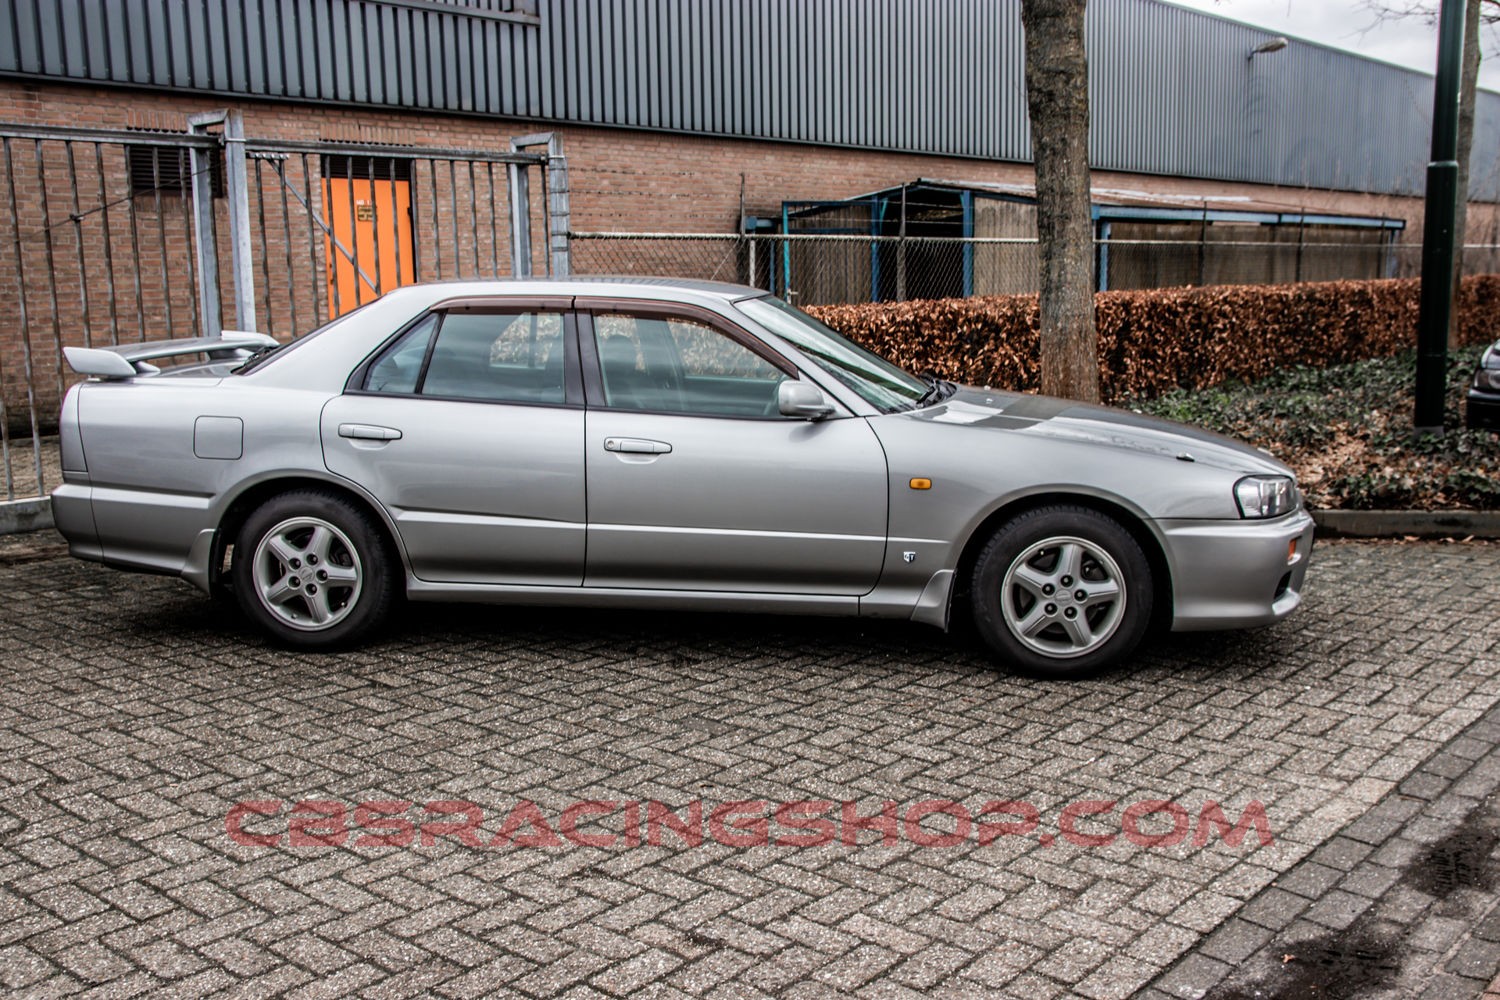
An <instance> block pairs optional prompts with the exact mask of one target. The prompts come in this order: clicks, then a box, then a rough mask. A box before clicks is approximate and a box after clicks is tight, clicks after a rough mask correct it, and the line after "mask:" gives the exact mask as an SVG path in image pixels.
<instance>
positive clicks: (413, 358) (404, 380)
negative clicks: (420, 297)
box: [365, 316, 437, 393]
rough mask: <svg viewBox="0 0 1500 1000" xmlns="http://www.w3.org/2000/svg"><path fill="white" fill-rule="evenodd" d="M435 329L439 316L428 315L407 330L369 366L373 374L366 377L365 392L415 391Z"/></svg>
mask: <svg viewBox="0 0 1500 1000" xmlns="http://www.w3.org/2000/svg"><path fill="white" fill-rule="evenodd" d="M436 329H437V317H436V316H427V317H425V318H424V319H423V320H422V322H420V323H418V324H417V325H416V326H414V327H412V328H411V330H409V331H407V333H406V336H404V337H402V338H401V339H400V340H398V341H396V343H395V345H394V346H392V347H390V348H388V349H387V350H386V352H385V353H384V354H382V355H381V356H380V359H379V360H378V361H376V362H375V363H374V364H373V365H371V366H370V374H369V375H367V376H366V377H365V390H366V391H367V392H392V393H413V392H416V391H417V380H418V379H420V378H421V377H422V362H423V361H425V360H427V346H428V345H429V344H431V343H432V331H434V330H436Z"/></svg>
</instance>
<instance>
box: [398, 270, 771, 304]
mask: <svg viewBox="0 0 1500 1000" xmlns="http://www.w3.org/2000/svg"><path fill="white" fill-rule="evenodd" d="M664 292H665V293H671V292H678V293H682V294H683V295H686V296H696V297H707V298H716V299H721V300H723V301H726V302H734V301H738V300H740V299H746V298H753V297H756V296H761V295H766V294H768V293H767V292H766V291H765V289H762V288H751V287H750V286H748V285H736V284H733V283H731V282H727V281H703V280H699V279H696V278H665V277H640V276H637V275H609V274H591V275H581V276H574V275H569V276H566V277H556V276H545V277H535V278H483V279H457V280H452V281H429V282H423V283H421V284H415V285H407V286H405V287H403V288H399V289H396V290H395V291H393V292H391V293H390V294H391V295H393V296H395V295H402V294H406V295H421V296H423V297H425V298H429V299H431V300H432V301H434V302H436V301H439V300H440V299H446V298H454V297H458V296H468V295H515V296H526V295H597V296H609V297H611V298H641V299H657V298H661V297H662V294H663V293H664Z"/></svg>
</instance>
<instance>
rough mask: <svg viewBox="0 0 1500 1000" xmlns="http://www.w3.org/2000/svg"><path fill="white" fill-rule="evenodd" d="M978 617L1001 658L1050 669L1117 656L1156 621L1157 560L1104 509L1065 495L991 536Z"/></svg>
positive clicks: (978, 570) (976, 586) (1102, 663)
mask: <svg viewBox="0 0 1500 1000" xmlns="http://www.w3.org/2000/svg"><path fill="white" fill-rule="evenodd" d="M970 595H971V600H972V602H973V610H974V624H975V627H976V628H977V629H978V630H979V633H980V635H981V636H982V637H983V638H984V640H985V642H986V644H988V645H989V647H990V648H991V649H992V650H994V652H995V653H997V654H998V655H999V656H1000V657H1001V658H1002V659H1004V660H1005V661H1007V662H1008V663H1011V664H1013V665H1015V666H1016V667H1018V668H1019V669H1021V670H1023V671H1025V672H1026V673H1030V674H1034V675H1036V676H1043V677H1059V678H1061V677H1082V676H1087V675H1089V674H1092V673H1096V672H1098V671H1100V670H1103V669H1105V668H1107V667H1110V666H1112V665H1114V664H1115V663H1117V662H1119V660H1120V659H1121V658H1123V657H1124V656H1126V655H1128V654H1129V653H1130V652H1131V651H1132V650H1134V649H1135V647H1136V646H1137V645H1138V644H1139V643H1140V641H1141V638H1142V637H1143V636H1144V635H1145V634H1146V629H1147V626H1148V625H1149V624H1150V622H1151V605H1152V596H1153V593H1152V582H1151V565H1150V563H1149V562H1148V561H1147V559H1146V554H1145V553H1144V552H1142V551H1141V547H1140V544H1139V543H1137V542H1136V540H1135V538H1133V537H1132V536H1131V534H1130V532H1129V531H1127V530H1126V529H1125V528H1124V527H1123V526H1122V525H1121V524H1120V523H1119V522H1118V521H1116V520H1114V519H1113V518H1111V517H1108V516H1107V515H1105V514H1102V513H1100V512H1099V511H1096V510H1092V509H1090V508H1087V507H1078V506H1073V505H1057V506H1051V507H1043V508H1039V509H1037V510H1032V511H1027V512H1026V513H1023V514H1020V515H1018V516H1017V517H1015V518H1013V519H1011V520H1010V521H1009V522H1007V523H1006V524H1005V525H1004V526H1002V527H1001V528H1000V529H999V530H998V531H996V532H995V534H994V536H993V537H992V538H991V539H990V541H989V542H988V543H987V544H986V545H985V547H984V550H983V551H982V552H981V553H980V555H979V559H978V561H977V562H976V564H975V567H974V578H973V583H972V587H971V590H970Z"/></svg>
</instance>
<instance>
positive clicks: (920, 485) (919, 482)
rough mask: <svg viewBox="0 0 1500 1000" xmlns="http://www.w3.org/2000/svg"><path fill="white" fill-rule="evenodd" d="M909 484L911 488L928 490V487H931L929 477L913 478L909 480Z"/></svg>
mask: <svg viewBox="0 0 1500 1000" xmlns="http://www.w3.org/2000/svg"><path fill="white" fill-rule="evenodd" d="M910 485H911V488H912V489H914V490H930V489H932V480H931V479H913V480H912V481H911V483H910Z"/></svg>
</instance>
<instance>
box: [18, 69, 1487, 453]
mask: <svg viewBox="0 0 1500 1000" xmlns="http://www.w3.org/2000/svg"><path fill="white" fill-rule="evenodd" d="M223 105H224V102H222V101H220V100H217V99H215V98H211V97H206V96H197V95H178V94H168V93H156V92H144V91H141V92H131V91H123V90H116V89H103V88H91V87H81V86H65V85H51V84H48V85H33V84H24V83H18V82H12V81H0V122H8V123H26V124H37V125H74V126H96V127H105V128H122V127H134V128H149V129H171V130H181V129H183V128H184V127H185V116H186V115H188V114H190V113H193V112H198V111H204V110H210V109H214V108H216V107H222V106H223ZM237 106H238V107H239V108H240V110H241V111H242V112H243V113H244V117H245V129H246V133H247V135H249V136H251V137H253V138H261V139H285V140H331V141H340V140H342V141H363V142H375V143H405V144H420V145H430V146H444V147H456V148H480V149H488V150H494V151H497V152H499V151H505V150H507V149H508V148H509V145H508V144H509V140H510V138H511V137H512V136H515V135H519V134H523V133H527V132H532V131H536V130H538V129H547V128H551V126H548V125H538V124H537V123H526V122H518V121H517V122H512V121H497V120H493V119H477V118H463V117H457V116H449V117H437V116H432V115H428V114H423V113H403V112H396V111H382V110H378V109H369V108H354V107H347V108H345V107H334V106H322V105H290V104H274V103H268V102H244V103H241V104H238V105H237ZM558 131H559V132H560V133H561V134H562V136H563V141H564V148H565V151H566V153H567V156H568V166H569V172H570V176H571V186H572V225H573V228H574V229H575V230H579V231H591V230H619V231H675V232H719V233H729V232H732V231H733V230H734V227H735V224H736V221H737V219H738V216H739V214H740V211H741V190H742V185H743V197H744V205H743V207H744V210H745V212H747V213H748V214H751V215H762V216H776V215H779V214H780V209H781V203H782V201H784V200H827V199H839V198H845V197H849V196H852V195H856V194H861V193H865V192H869V191H874V190H879V189H881V188H886V187H890V186H894V185H896V184H900V183H903V182H909V181H912V180H914V179H916V178H918V177H928V178H939V179H947V180H963V181H980V182H1010V183H1017V182H1019V183H1025V182H1027V181H1029V180H1030V175H1031V168H1030V167H1029V165H1026V164H1014V163H998V162H989V161H980V160H965V159H957V158H950V157H938V156H922V155H916V154H909V153H885V152H871V151H863V150H850V149H833V148H824V147H813V146H803V145H795V144H788V143H777V142H761V141H753V140H739V139H724V138H713V137H701V136H688V135H672V134H665V133H652V132H637V131H626V130H617V129H603V128H592V127H581V126H580V127H575V126H565V127H562V128H560V129H558ZM86 148H87V149H88V156H87V160H88V162H83V161H79V162H77V163H75V170H76V172H77V174H78V177H79V181H78V190H79V201H80V208H81V209H82V210H83V211H85V212H87V211H88V210H89V209H90V208H93V207H97V206H98V205H99V204H101V203H103V202H106V201H108V202H111V203H112V207H111V211H110V220H109V229H108V237H109V244H110V247H111V249H112V252H113V256H114V261H113V270H112V274H113V277H114V281H115V296H114V301H115V303H116V306H115V310H114V313H113V314H111V313H110V311H109V308H108V305H107V303H108V298H109V297H108V295H107V289H106V287H105V284H106V280H107V279H106V277H105V269H104V266H103V255H104V245H105V239H106V229H105V225H104V220H103V216H102V213H97V212H96V213H92V214H88V215H85V216H84V218H83V219H82V221H81V222H80V223H79V224H78V225H76V226H75V225H74V224H73V223H71V222H70V221H69V213H70V212H72V211H73V208H72V194H71V192H72V185H71V184H70V179H69V173H68V166H67V163H66V154H65V151H64V148H63V147H62V146H61V145H60V144H48V145H47V146H45V147H44V158H45V163H46V177H47V198H48V208H49V209H50V214H51V222H52V229H51V233H52V242H53V247H52V257H53V261H52V263H53V267H52V274H53V275H54V276H55V281H54V280H51V279H49V273H48V270H47V264H46V253H45V239H44V238H43V237H42V236H41V235H40V234H41V231H42V229H43V226H42V224H41V198H40V194H41V191H40V185H39V183H38V181H37V171H36V164H35V148H34V146H33V144H31V143H30V142H20V141H16V142H13V143H12V154H13V160H14V163H13V167H14V169H13V177H14V180H15V182H16V185H17V199H16V202H17V205H16V213H17V220H18V222H19V224H20V229H21V235H22V240H21V243H20V244H19V246H20V249H21V254H22V257H23V260H22V263H23V264H24V266H25V268H26V296H25V304H26V307H27V316H26V319H27V324H26V327H27V329H28V330H29V335H30V340H31V350H30V355H29V358H28V356H27V354H26V352H25V350H24V348H23V345H22V343H21V328H22V324H21V322H20V303H21V296H20V294H19V279H18V276H17V266H16V265H17V254H16V247H15V245H14V242H13V235H12V234H11V233H10V232H9V231H8V229H9V227H8V223H9V213H0V245H3V246H4V247H5V249H3V250H0V393H3V398H4V402H5V405H6V412H7V417H8V421H9V423H11V424H12V425H22V424H25V423H27V422H28V421H27V407H28V401H27V392H26V378H25V368H26V366H27V364H28V363H29V365H30V367H31V369H32V373H33V378H32V382H33V385H34V389H35V392H34V396H35V404H36V405H37V407H38V408H39V412H40V413H41V414H42V415H43V417H44V419H50V418H51V417H52V414H53V413H54V411H55V407H56V403H57V397H58V392H59V389H60V387H61V386H62V385H63V384H64V383H65V382H66V381H67V379H68V377H69V376H68V375H67V373H66V372H64V371H62V370H61V369H60V366H59V364H58V356H59V351H58V339H59V338H60V340H61V342H62V343H65V344H81V343H83V342H84V340H85V337H86V336H88V337H91V338H92V339H93V340H95V341H102V342H107V341H108V340H109V339H110V338H111V337H112V336H114V334H115V331H116V330H118V335H119V337H120V339H122V340H134V339H139V338H140V337H141V336H142V335H143V334H144V335H145V336H146V337H148V338H156V337H162V336H167V335H169V334H176V335H179V336H180V335H185V334H187V333H188V332H189V331H190V329H191V318H192V315H193V312H192V310H193V307H194V305H193V285H192V281H191V272H190V267H191V263H190V260H189V247H190V243H189V241H188V235H187V229H186V227H185V224H184V223H185V216H184V213H183V206H182V205H181V204H180V202H179V201H178V200H177V199H176V196H175V195H173V196H172V197H170V198H169V199H168V204H166V205H165V206H163V209H162V210H161V211H160V212H159V213H158V212H157V211H156V210H155V205H154V203H153V202H152V199H150V198H149V197H138V198H136V199H135V200H134V202H133V208H134V213H135V222H136V226H135V230H136V231H135V234H134V240H135V243H136V245H137V246H138V248H139V254H140V259H141V261H142V267H141V268H140V271H139V278H140V290H141V295H140V308H139V309H137V308H136V292H135V281H136V277H137V274H136V273H135V271H134V269H133V268H132V266H131V263H132V257H131V255H130V247H131V240H132V235H131V232H130V229H131V227H130V213H129V209H128V208H127V206H126V205H125V201H126V200H127V196H126V193H125V192H126V189H125V178H124V175H123V156H122V154H121V153H120V151H119V147H109V148H108V149H107V150H106V157H110V158H112V160H111V162H107V163H106V170H105V182H104V185H103V186H102V187H101V185H100V183H99V179H98V172H97V168H96V165H95V164H94V163H93V162H92V155H93V154H92V147H86ZM309 167H310V171H311V177H310V178H309V179H310V182H311V188H312V197H313V199H314V201H315V203H318V202H321V178H320V177H319V176H318V175H317V170H318V160H317V157H309ZM288 169H289V171H290V172H289V176H291V177H292V179H293V180H294V183H295V184H296V186H297V187H298V189H299V190H302V189H303V175H302V173H301V163H300V159H299V158H297V157H293V159H292V161H289V165H288ZM254 170H255V168H254V164H253V163H252V164H251V174H250V177H251V182H252V190H253V191H258V192H260V198H258V199H257V198H253V199H252V204H251V215H252V225H253V228H254V229H255V230H256V232H257V235H256V237H255V239H254V244H253V255H254V258H255V280H256V285H257V292H258V303H257V308H258V312H259V314H260V316H259V322H258V325H259V326H260V327H261V328H262V329H269V330H270V331H271V332H273V333H275V334H277V335H278V336H282V337H285V336H287V335H289V334H290V333H291V332H292V331H293V328H294V325H295V327H296V329H297V330H298V332H302V331H305V330H306V329H308V328H310V327H311V325H313V324H314V322H315V321H316V320H317V318H319V317H323V316H326V314H327V308H328V307H327V294H328V292H327V285H326V272H325V271H323V270H322V266H323V249H322V247H321V245H320V244H321V243H322V237H321V234H320V233H310V232H309V227H308V224H307V215H306V214H305V211H304V210H303V209H301V206H300V205H299V204H298V203H297V202H296V201H295V200H294V199H293V200H291V201H289V203H288V207H289V221H290V225H289V226H284V225H283V222H282V200H281V185H280V181H279V180H278V179H277V178H276V177H275V175H274V173H272V171H271V170H270V168H269V165H263V166H262V167H261V175H260V183H259V185H257V184H256V183H255V180H256V175H255V172H254ZM459 172H460V177H459V185H458V190H457V196H458V197H457V203H456V204H455V203H454V198H453V192H452V191H451V190H450V185H449V180H448V175H447V173H446V168H445V167H440V169H439V171H438V178H437V180H438V191H437V198H436V203H437V206H438V207H439V212H438V213H437V219H436V226H437V229H436V231H437V232H438V233H439V234H441V235H440V236H437V237H435V236H433V235H432V234H431V231H428V232H427V233H423V232H421V231H419V233H418V239H419V241H420V243H421V244H422V245H421V246H419V248H418V249H419V251H420V252H421V254H422V260H423V266H422V268H421V274H420V276H421V277H422V278H423V279H431V278H435V277H438V276H439V265H441V275H442V276H443V277H455V276H459V275H470V274H474V273H487V272H489V271H491V270H493V269H494V265H495V264H498V266H499V269H500V271H501V272H502V273H506V272H508V271H509V269H510V262H509V259H508V248H507V235H506V233H507V229H506V226H507V220H506V218H505V217H504V215H503V214H501V215H498V216H497V217H496V218H495V220H494V226H493V229H494V231H495V232H496V233H497V234H498V240H497V241H496V240H495V239H493V238H492V236H491V228H492V227H491V226H490V224H489V217H488V216H487V215H484V216H482V217H481V218H480V219H479V220H478V221H477V222H475V221H473V220H471V219H470V218H469V215H468V187H467V176H466V170H465V168H464V167H463V166H462V165H460V168H459ZM496 173H497V187H498V190H499V192H500V194H501V197H502V200H503V193H504V184H503V180H502V178H501V177H500V171H499V170H498V169H497V171H496ZM3 182H4V178H3V177H0V184H3ZM429 182H430V176H429V175H428V174H420V175H419V178H418V181H417V188H418V192H419V196H420V198H421V199H422V204H424V205H426V206H428V207H430V206H431V203H432V201H433V199H432V192H431V190H430V187H429ZM1094 183H1095V185H1096V187H1103V188H1115V189H1127V190H1135V191H1144V192H1150V193H1171V194H1176V195H1186V196H1204V197H1212V198H1224V197H1248V198H1252V199H1254V200H1255V201H1257V202H1259V203H1262V204H1265V203H1274V204H1279V205H1283V206H1285V208H1286V209H1288V210H1308V211H1315V212H1332V213H1346V214H1357V215H1372V216H1391V217H1396V218H1401V219H1405V220H1406V222H1407V226H1408V228H1407V232H1406V234H1405V237H1404V238H1405V239H1408V240H1414V239H1419V238H1420V225H1421V212H1422V203H1421V200H1420V199H1417V198H1402V197H1391V196H1382V195H1365V194H1356V193H1347V192H1332V191H1314V190H1303V189H1291V188H1277V187H1268V186H1263V185H1248V184H1229V183H1221V182H1216V181H1198V180H1187V179H1180V178H1163V177H1150V176H1142V175H1126V174H1109V173H1096V174H1095V177H1094ZM532 189H533V200H534V206H535V213H534V216H533V233H534V243H535V251H536V255H537V260H538V261H539V262H540V261H541V260H542V259H543V254H544V253H545V238H544V234H545V223H544V220H543V219H542V218H541V215H540V212H541V209H542V205H543V197H542V196H543V194H544V188H543V186H542V183H541V178H540V177H539V176H535V174H534V175H533V178H532ZM487 191H488V184H487V177H484V176H481V177H479V178H478V190H477V192H476V196H477V198H478V200H480V201H481V202H482V201H483V200H484V196H485V195H486V193H487ZM4 198H8V192H7V191H6V190H5V188H4V187H0V199H4ZM262 206H263V207H264V209H265V212H266V216H267V222H266V226H265V229H264V237H262V236H261V231H260V229H259V223H258V214H259V209H260V208H261V207H262ZM502 212H503V209H502ZM218 225H219V227H220V234H221V237H220V241H219V242H220V248H221V260H220V273H221V275H225V276H227V275H228V274H229V267H230V261H229V255H228V249H227V248H228V241H227V239H224V238H223V235H222V234H224V233H226V232H227V218H226V216H225V211H224V207H223V203H222V201H221V202H220V203H219V218H218ZM1497 225H1500V214H1497V211H1496V206H1494V205H1476V206H1474V208H1473V214H1471V222H1470V233H1471V237H1472V239H1473V241H1493V240H1495V238H1496V234H1497ZM80 236H81V239H82V247H83V253H84V258H85V267H86V268H87V270H88V282H87V284H88V291H89V299H88V302H87V303H85V300H84V296H83V290H82V288H81V286H82V285H83V282H82V281H81V280H80V278H79V267H78V246H79V244H78V240H79V237H80ZM476 250H477V251H478V256H479V265H478V267H477V270H476V266H475V251H476ZM288 251H290V263H289V261H288ZM653 263H654V264H659V266H656V267H655V269H657V270H670V269H673V264H672V258H671V257H670V255H668V256H665V257H663V258H661V259H660V260H659V261H656V262H653ZM366 269H367V270H369V267H368V265H367V268H366ZM726 276H727V277H732V276H733V275H732V273H731V274H729V275H726ZM53 287H55V289H56V295H57V305H56V308H55V309H54V308H53V305H52V289H53ZM224 298H225V304H226V309H225V315H224V316H223V321H224V323H225V325H228V326H232V325H234V320H233V317H232V315H230V314H229V306H230V303H231V302H232V295H231V294H230V292H229V291H228V288H227V282H226V292H225V295H224ZM85 304H87V305H88V306H89V316H88V323H87V324H85V321H84V307H85ZM169 310H170V316H169V315H168V313H169ZM54 329H55V330H56V335H54Z"/></svg>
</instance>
